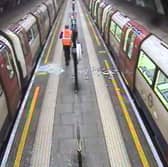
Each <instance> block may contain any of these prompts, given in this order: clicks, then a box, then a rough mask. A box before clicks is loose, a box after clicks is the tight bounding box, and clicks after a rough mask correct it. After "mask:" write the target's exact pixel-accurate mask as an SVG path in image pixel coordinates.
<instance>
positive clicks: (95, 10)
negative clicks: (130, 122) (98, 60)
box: [84, 0, 168, 164]
mask: <svg viewBox="0 0 168 167" xmlns="http://www.w3.org/2000/svg"><path fill="white" fill-rule="evenodd" d="M84 2H85V4H86V6H87V7H88V9H89V11H90V12H91V16H92V17H93V19H94V20H95V23H96V25H97V27H98V29H99V30H100V32H101V34H102V36H103V38H104V41H105V43H106V44H107V46H108V48H109V50H110V51H111V53H112V56H113V58H114V60H115V62H116V65H117V66H118V68H119V71H120V73H121V75H122V77H123V79H124V80H125V83H126V84H127V86H128V88H129V89H130V91H131V93H132V94H133V96H134V97H135V100H136V102H137V104H138V105H139V106H140V108H141V109H142V110H141V112H143V115H144V116H145V118H146V120H147V122H148V123H149V126H150V129H151V134H152V136H153V138H154V142H155V143H156V144H157V146H158V148H159V151H160V153H161V154H162V156H163V157H162V158H163V159H164V160H165V162H166V163H167V164H168V130H167V127H168V66H167V63H168V45H167V44H166V43H165V42H163V41H162V40H160V39H159V38H158V37H157V36H156V35H154V34H152V33H151V32H150V31H149V30H148V29H147V28H145V27H144V26H142V25H140V24H139V23H138V22H137V21H135V20H132V19H131V18H129V16H126V15H125V14H124V13H122V12H121V11H119V10H117V9H116V8H115V7H114V6H113V4H109V3H106V2H105V1H103V0H84Z"/></svg>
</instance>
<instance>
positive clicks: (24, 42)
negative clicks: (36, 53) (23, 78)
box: [9, 24, 33, 79]
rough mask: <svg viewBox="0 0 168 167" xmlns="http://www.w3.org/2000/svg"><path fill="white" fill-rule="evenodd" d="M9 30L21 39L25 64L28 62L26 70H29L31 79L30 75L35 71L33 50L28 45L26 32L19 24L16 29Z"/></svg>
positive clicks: (10, 28)
mask: <svg viewBox="0 0 168 167" xmlns="http://www.w3.org/2000/svg"><path fill="white" fill-rule="evenodd" d="M9 30H10V31H13V32H14V33H15V34H16V35H17V36H18V37H19V40H20V43H21V47H22V50H23V54H24V58H25V62H26V68H27V73H28V78H27V79H29V78H30V74H31V72H32V69H33V60H32V54H31V49H30V46H29V43H28V38H27V35H26V31H25V30H24V29H23V28H22V27H21V26H20V25H18V24H17V25H16V26H15V27H9Z"/></svg>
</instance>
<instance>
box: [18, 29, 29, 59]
mask: <svg viewBox="0 0 168 167" xmlns="http://www.w3.org/2000/svg"><path fill="white" fill-rule="evenodd" d="M19 38H20V41H21V45H22V49H23V53H24V56H26V55H28V53H27V48H26V46H27V45H26V42H25V37H24V34H23V32H21V31H20V33H19Z"/></svg>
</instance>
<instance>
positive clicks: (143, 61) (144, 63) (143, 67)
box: [138, 51, 156, 85]
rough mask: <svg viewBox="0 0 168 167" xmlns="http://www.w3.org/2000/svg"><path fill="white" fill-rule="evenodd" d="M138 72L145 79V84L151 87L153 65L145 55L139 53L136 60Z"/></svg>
mask: <svg viewBox="0 0 168 167" xmlns="http://www.w3.org/2000/svg"><path fill="white" fill-rule="evenodd" d="M138 70H139V71H140V72H141V74H142V75H143V76H144V77H145V79H146V80H147V82H148V83H149V84H150V85H152V82H153V79H154V74H155V70H156V66H155V64H154V63H153V62H152V61H151V60H150V59H149V58H148V57H147V55H146V54H145V53H144V52H143V51H141V52H140V56H139V60H138Z"/></svg>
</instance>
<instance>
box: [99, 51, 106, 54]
mask: <svg viewBox="0 0 168 167" xmlns="http://www.w3.org/2000/svg"><path fill="white" fill-rule="evenodd" d="M98 52H99V53H101V54H104V53H106V51H105V50H99V51H98Z"/></svg>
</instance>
